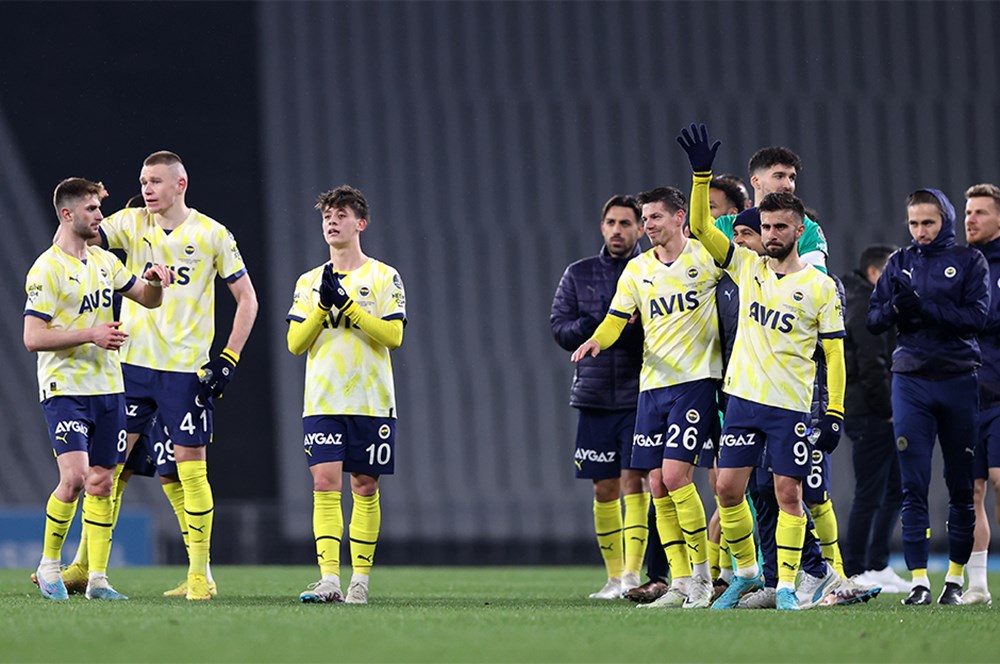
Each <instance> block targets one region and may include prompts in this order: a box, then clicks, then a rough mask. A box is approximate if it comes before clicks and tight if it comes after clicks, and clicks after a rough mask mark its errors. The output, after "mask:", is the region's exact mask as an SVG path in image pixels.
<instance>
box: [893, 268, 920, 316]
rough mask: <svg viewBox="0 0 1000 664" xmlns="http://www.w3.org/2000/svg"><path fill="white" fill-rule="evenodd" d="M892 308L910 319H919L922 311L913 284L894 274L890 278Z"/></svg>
mask: <svg viewBox="0 0 1000 664" xmlns="http://www.w3.org/2000/svg"><path fill="white" fill-rule="evenodd" d="M892 308H893V309H895V310H896V313H897V314H899V315H900V316H901V317H902V318H904V319H907V320H911V321H912V320H920V318H921V316H922V314H923V311H924V308H923V305H922V304H921V302H920V296H919V295H917V292H916V291H915V290H913V286H912V285H910V284H909V283H908V282H905V281H903V280H902V279H900V278H899V277H896V276H894V277H893V278H892Z"/></svg>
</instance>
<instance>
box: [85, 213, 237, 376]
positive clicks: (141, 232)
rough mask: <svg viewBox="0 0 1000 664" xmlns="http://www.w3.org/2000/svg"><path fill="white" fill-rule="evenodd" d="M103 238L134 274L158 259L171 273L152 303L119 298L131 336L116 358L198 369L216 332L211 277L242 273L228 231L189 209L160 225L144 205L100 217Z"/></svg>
mask: <svg viewBox="0 0 1000 664" xmlns="http://www.w3.org/2000/svg"><path fill="white" fill-rule="evenodd" d="M101 236H102V238H103V240H104V243H105V246H106V247H107V248H109V249H124V250H125V252H126V253H127V254H128V258H127V263H126V266H127V267H128V268H129V269H130V270H131V271H132V272H135V273H137V274H140V275H141V274H144V273H145V271H146V269H147V268H148V267H149V266H150V265H151V264H153V263H160V264H161V265H166V266H168V267H171V268H173V270H174V274H175V275H176V280H175V281H174V283H173V284H172V285H171V286H170V287H169V288H165V289H164V290H163V304H162V305H161V306H160V307H159V308H158V309H146V308H145V307H143V306H141V305H138V304H136V303H135V302H132V301H130V300H125V301H124V302H123V303H122V313H121V319H122V323H123V328H124V329H125V331H127V332H128V333H129V335H130V336H129V339H128V341H126V343H125V345H124V346H123V347H122V361H123V362H125V363H126V364H133V365H136V366H140V367H147V368H149V369H158V370H160V371H183V372H193V371H197V370H198V368H199V367H201V365H203V364H205V362H207V361H208V358H209V352H210V351H211V348H212V340H213V339H214V338H215V276H216V275H219V276H220V277H222V278H223V279H224V280H225V281H227V282H230V283H231V282H233V281H235V280H236V279H239V278H240V277H242V276H243V275H244V274H246V267H245V266H244V265H243V257H242V256H240V251H239V249H238V248H237V246H236V239H235V238H234V237H233V235H232V233H230V232H229V231H228V230H226V227H225V226H223V225H222V224H220V223H219V222H217V221H215V220H214V219H212V218H210V217H207V216H205V215H204V214H201V213H200V212H198V211H197V210H194V209H192V210H191V214H190V215H188V217H187V219H185V220H184V222H183V223H182V224H181V225H180V226H178V227H177V228H175V229H173V230H171V231H166V230H164V229H163V228H162V227H161V226H160V225H159V224H158V223H156V220H155V219H154V217H153V215H152V214H151V213H149V212H148V211H147V209H146V208H126V209H124V210H121V211H119V212H116V213H115V214H113V215H111V216H110V217H107V218H106V219H105V220H104V221H103V222H102V223H101Z"/></svg>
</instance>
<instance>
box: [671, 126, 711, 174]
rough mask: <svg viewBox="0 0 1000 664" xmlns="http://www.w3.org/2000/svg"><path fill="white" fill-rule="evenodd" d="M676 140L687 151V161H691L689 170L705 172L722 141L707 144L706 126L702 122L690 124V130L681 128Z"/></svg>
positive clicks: (708, 168) (708, 169) (709, 169)
mask: <svg viewBox="0 0 1000 664" xmlns="http://www.w3.org/2000/svg"><path fill="white" fill-rule="evenodd" d="M677 142H678V143H680V145H681V147H682V148H684V152H687V156H688V161H690V162H691V170H692V171H694V172H695V173H707V172H708V171H711V170H712V162H714V161H715V153H717V152H718V151H719V146H720V145H722V141H716V142H715V143H713V144H712V145H711V147H710V146H709V144H708V128H707V127H705V125H704V124H702V125H696V124H694V123H692V124H691V130H690V131H688V130H687V129H681V135H680V136H678V137H677Z"/></svg>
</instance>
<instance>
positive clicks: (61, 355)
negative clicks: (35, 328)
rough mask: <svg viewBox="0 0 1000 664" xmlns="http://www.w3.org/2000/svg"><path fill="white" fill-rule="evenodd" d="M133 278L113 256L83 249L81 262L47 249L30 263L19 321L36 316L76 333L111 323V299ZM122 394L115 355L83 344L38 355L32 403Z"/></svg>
mask: <svg viewBox="0 0 1000 664" xmlns="http://www.w3.org/2000/svg"><path fill="white" fill-rule="evenodd" d="M135 280H136V278H135V275H133V274H132V273H131V272H129V271H128V270H126V269H125V266H124V265H122V263H121V261H119V260H118V259H117V258H116V257H115V256H114V255H112V254H111V253H110V252H108V251H105V250H104V249H101V248H100V247H87V259H86V260H85V261H81V260H80V259H78V258H76V257H75V256H70V255H69V254H67V253H66V252H65V251H63V250H62V249H61V248H59V246H58V245H52V246H51V247H49V248H48V249H47V250H45V252H44V253H42V255H41V256H39V257H38V259H37V260H35V263H34V265H32V266H31V269H30V270H28V277H27V279H26V281H25V291H26V292H27V296H28V298H27V301H26V302H25V305H24V315H25V316H37V317H38V318H41V319H42V320H44V321H47V322H48V324H49V327H50V328H52V329H54V330H80V329H85V328H88V327H95V326H97V325H100V324H101V323H110V322H111V321H113V320H114V315H113V313H112V310H111V302H112V297H111V296H112V294H113V293H114V292H115V291H127V290H128V289H130V288H131V287H132V284H134V283H135ZM124 391H125V385H124V382H123V381H122V367H121V360H120V356H119V354H118V352H116V351H109V350H105V349H104V348H101V347H100V346H97V345H96V344H92V343H86V344H82V345H80V346H73V347H72V348H67V349H65V350H57V351H39V352H38V398H39V400H40V401H45V400H46V399H48V398H49V397H53V396H64V395H78V396H93V395H100V394H117V393H119V392H124Z"/></svg>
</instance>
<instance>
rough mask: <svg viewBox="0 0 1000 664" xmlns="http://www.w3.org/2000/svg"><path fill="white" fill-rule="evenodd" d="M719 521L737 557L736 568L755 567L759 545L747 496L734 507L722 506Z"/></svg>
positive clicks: (734, 556) (729, 545) (731, 551)
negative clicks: (756, 542) (754, 535)
mask: <svg viewBox="0 0 1000 664" xmlns="http://www.w3.org/2000/svg"><path fill="white" fill-rule="evenodd" d="M719 521H720V523H721V524H722V534H723V536H724V537H725V539H726V544H727V545H728V547H729V551H730V553H731V555H732V556H733V558H735V559H736V568H737V569H747V568H750V567H755V566H756V565H757V547H756V545H754V541H753V516H752V515H751V514H750V505H748V504H747V499H746V497H745V496H744V498H743V500H741V501H740V502H739V503H738V504H736V505H733V506H732V507H722V506H720V507H719ZM720 546H721V545H720ZM800 546H801V545H800Z"/></svg>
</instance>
